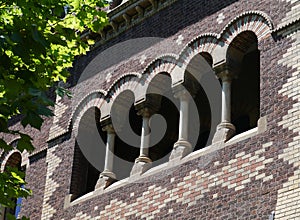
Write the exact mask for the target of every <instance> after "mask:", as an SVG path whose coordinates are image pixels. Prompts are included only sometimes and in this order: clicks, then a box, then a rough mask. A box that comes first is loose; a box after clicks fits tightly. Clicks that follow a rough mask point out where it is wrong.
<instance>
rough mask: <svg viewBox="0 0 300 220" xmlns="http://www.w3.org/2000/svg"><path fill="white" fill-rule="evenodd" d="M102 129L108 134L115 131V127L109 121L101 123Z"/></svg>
mask: <svg viewBox="0 0 300 220" xmlns="http://www.w3.org/2000/svg"><path fill="white" fill-rule="evenodd" d="M102 131H106V132H107V133H108V134H114V133H115V129H114V127H113V125H112V123H111V122H110V123H108V124H105V125H103V127H102Z"/></svg>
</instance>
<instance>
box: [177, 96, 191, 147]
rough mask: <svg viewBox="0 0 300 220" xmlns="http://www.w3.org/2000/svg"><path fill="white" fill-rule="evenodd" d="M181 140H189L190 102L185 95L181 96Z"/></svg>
mask: <svg viewBox="0 0 300 220" xmlns="http://www.w3.org/2000/svg"><path fill="white" fill-rule="evenodd" d="M179 114H180V115H179V140H180V141H187V140H188V120H189V102H188V99H187V98H186V97H184V96H181V97H180V112H179Z"/></svg>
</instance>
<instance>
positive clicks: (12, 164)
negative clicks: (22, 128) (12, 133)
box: [0, 142, 25, 220]
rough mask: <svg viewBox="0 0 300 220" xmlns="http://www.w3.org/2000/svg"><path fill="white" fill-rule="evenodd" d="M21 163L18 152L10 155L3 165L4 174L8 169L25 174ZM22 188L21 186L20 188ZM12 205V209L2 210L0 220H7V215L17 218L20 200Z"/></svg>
mask: <svg viewBox="0 0 300 220" xmlns="http://www.w3.org/2000/svg"><path fill="white" fill-rule="evenodd" d="M12 145H13V146H14V145H15V146H16V145H17V142H15V143H13V144H12ZM21 163H22V156H21V154H20V153H19V152H14V153H12V154H11V155H10V156H9V158H8V160H7V161H6V163H5V166H4V172H6V171H7V169H8V168H17V170H18V171H23V172H25V167H21ZM22 187H23V186H22ZM13 203H14V204H15V207H14V208H3V209H2V210H1V216H0V217H1V220H2V219H3V220H7V219H9V217H8V215H13V216H15V217H16V218H18V215H19V213H20V211H21V204H22V198H18V199H15V200H13Z"/></svg>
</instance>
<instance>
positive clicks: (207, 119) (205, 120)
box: [185, 72, 211, 151]
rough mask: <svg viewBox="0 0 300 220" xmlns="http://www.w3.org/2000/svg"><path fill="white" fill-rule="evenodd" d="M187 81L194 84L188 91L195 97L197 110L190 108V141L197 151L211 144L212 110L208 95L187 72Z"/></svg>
mask: <svg viewBox="0 0 300 220" xmlns="http://www.w3.org/2000/svg"><path fill="white" fill-rule="evenodd" d="M185 79H186V80H188V81H189V82H190V84H193V86H190V87H187V89H188V91H189V92H190V94H192V95H193V102H194V103H195V104H196V108H197V109H196V111H195V110H193V109H192V108H190V114H189V116H190V117H189V125H190V126H189V134H190V141H191V143H192V144H194V146H195V147H194V149H193V150H194V151H196V150H199V149H202V148H204V147H206V146H207V145H208V144H210V143H208V138H209V134H210V130H211V109H210V105H209V100H208V98H207V95H206V93H205V91H204V89H203V87H202V86H201V85H200V83H199V82H198V81H197V80H196V78H195V77H194V76H193V75H192V74H191V73H189V72H186V73H185ZM196 114H197V115H196ZM196 117H198V118H199V121H197V120H196Z"/></svg>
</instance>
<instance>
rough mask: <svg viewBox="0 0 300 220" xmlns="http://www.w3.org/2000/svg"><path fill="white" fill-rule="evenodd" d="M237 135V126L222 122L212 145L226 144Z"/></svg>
mask: <svg viewBox="0 0 300 220" xmlns="http://www.w3.org/2000/svg"><path fill="white" fill-rule="evenodd" d="M234 134H235V126H234V125H233V124H231V123H229V122H222V123H221V124H219V125H218V126H217V131H216V133H215V135H214V138H213V140H212V143H217V142H226V141H228V140H229V139H230V138H231V137H233V136H234Z"/></svg>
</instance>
